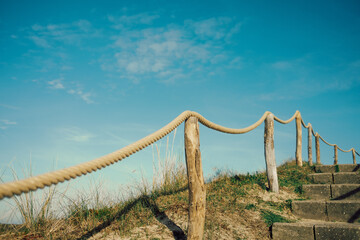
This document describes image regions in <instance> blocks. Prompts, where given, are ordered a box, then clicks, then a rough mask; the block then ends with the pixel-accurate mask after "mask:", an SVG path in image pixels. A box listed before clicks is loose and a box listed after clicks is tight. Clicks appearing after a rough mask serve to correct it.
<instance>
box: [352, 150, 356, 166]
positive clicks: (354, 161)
mask: <svg viewBox="0 0 360 240" xmlns="http://www.w3.org/2000/svg"><path fill="white" fill-rule="evenodd" d="M352 155H353V163H354V164H356V156H355V149H352Z"/></svg>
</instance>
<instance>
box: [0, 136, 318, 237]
mask: <svg viewBox="0 0 360 240" xmlns="http://www.w3.org/2000/svg"><path fill="white" fill-rule="evenodd" d="M175 134H176V132H175ZM175 134H174V135H175ZM174 138H175V136H174ZM172 141H173V142H174V139H173V140H172ZM173 145H174V144H172V146H173ZM169 146H170V144H169V138H168V139H167V143H166V149H165V156H162V154H161V151H160V150H161V147H160V146H157V145H155V146H154V148H153V149H154V150H153V153H154V154H153V155H154V157H153V166H154V177H153V179H152V184H149V183H148V182H147V181H146V180H145V178H144V179H143V180H142V181H141V182H140V183H136V184H134V186H132V187H133V188H132V189H134V187H135V189H136V191H134V190H133V192H132V193H131V196H132V197H131V198H128V199H122V200H117V201H109V199H110V197H108V196H107V195H106V193H103V192H102V191H101V189H103V188H102V186H101V184H100V183H96V182H93V183H92V184H91V186H92V188H91V194H86V193H79V195H78V196H76V197H74V198H66V197H65V195H63V196H62V197H63V198H65V199H66V201H64V203H63V205H62V209H63V210H64V211H65V213H66V214H65V216H62V217H56V216H54V215H52V212H51V208H50V206H51V204H52V201H53V200H54V197H55V194H54V193H55V189H49V191H48V192H47V195H45V197H44V198H43V201H42V202H41V203H40V205H39V207H40V208H38V207H34V206H35V205H34V204H33V203H32V195H30V194H29V195H22V196H23V199H22V200H21V201H22V202H20V201H19V205H17V206H18V207H19V208H20V210H21V209H24V210H23V212H24V214H22V216H23V218H24V221H23V224H21V225H0V239H153V240H155V239H174V238H175V239H185V238H186V233H187V220H188V219H187V218H188V190H187V176H186V171H185V166H184V164H181V163H180V162H179V158H178V157H177V156H176V154H174V151H173V149H172V147H171V148H170V147H169ZM155 156H156V157H155ZM182 162H184V161H182ZM311 171H313V169H312V168H310V167H309V166H307V165H306V164H304V167H303V168H298V167H296V165H295V163H294V161H292V162H286V163H285V164H283V165H282V166H280V167H279V168H278V175H279V183H280V194H274V193H271V192H269V191H268V190H267V180H266V175H265V173H263V172H262V173H255V174H245V175H242V174H235V175H234V174H230V173H222V174H219V175H217V176H216V177H215V178H214V179H213V180H212V181H211V182H210V183H208V184H206V190H207V202H206V204H207V206H206V222H205V239H270V235H269V234H270V233H269V226H270V225H271V224H272V223H273V222H277V221H285V222H286V221H296V220H297V218H296V217H294V216H293V215H292V213H291V210H290V203H291V201H292V200H293V199H299V198H302V196H301V192H302V191H301V185H302V184H305V183H308V182H309V179H307V174H308V173H310V172H311ZM32 206H33V207H32ZM34 209H39V210H36V211H34Z"/></svg>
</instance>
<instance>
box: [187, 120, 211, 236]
mask: <svg viewBox="0 0 360 240" xmlns="http://www.w3.org/2000/svg"><path fill="white" fill-rule="evenodd" d="M185 157H186V168H187V175H188V181H189V218H188V236H187V239H188V240H195V239H196V240H201V239H203V235H204V225H205V205H206V189H205V185H204V176H203V171H202V164H201V153H200V139H199V123H198V119H197V118H196V117H190V118H188V119H187V120H186V121H185Z"/></svg>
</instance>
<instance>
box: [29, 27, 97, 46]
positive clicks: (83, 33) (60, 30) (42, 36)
mask: <svg viewBox="0 0 360 240" xmlns="http://www.w3.org/2000/svg"><path fill="white" fill-rule="evenodd" d="M29 35H30V36H29V38H30V39H31V40H32V41H33V42H34V43H35V44H36V45H37V46H39V47H43V48H51V47H52V46H53V45H55V43H56V42H62V43H65V44H70V45H74V44H75V45H78V44H79V43H80V42H81V41H82V40H83V39H85V38H89V37H93V36H97V35H98V31H96V30H95V29H93V28H92V25H91V23H90V22H89V21H87V20H79V21H76V22H73V23H70V24H48V25H39V24H35V25H33V26H31V31H30V32H29Z"/></svg>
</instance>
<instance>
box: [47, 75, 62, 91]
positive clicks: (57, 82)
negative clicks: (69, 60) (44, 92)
mask: <svg viewBox="0 0 360 240" xmlns="http://www.w3.org/2000/svg"><path fill="white" fill-rule="evenodd" d="M63 80H64V78H59V79H54V80H52V81H48V84H49V85H50V88H51V89H64V88H65V87H64V85H63V84H62V81H63Z"/></svg>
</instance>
